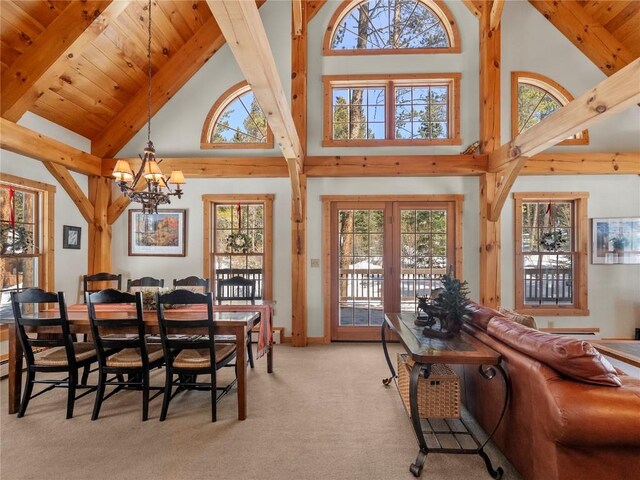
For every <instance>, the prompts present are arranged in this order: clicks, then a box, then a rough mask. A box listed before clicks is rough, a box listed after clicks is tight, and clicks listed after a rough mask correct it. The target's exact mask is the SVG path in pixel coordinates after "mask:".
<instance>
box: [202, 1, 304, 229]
mask: <svg viewBox="0 0 640 480" xmlns="http://www.w3.org/2000/svg"><path fill="white" fill-rule="evenodd" d="M207 4H208V5H209V8H210V9H211V11H212V12H213V15H214V17H215V18H216V21H217V22H218V25H219V26H220V29H221V30H222V33H223V34H224V36H225V38H226V39H227V43H228V44H229V47H230V48H231V51H232V53H233V55H234V57H235V58H236V61H237V63H238V65H239V67H240V70H241V71H242V73H243V75H244V77H245V79H246V80H247V82H248V83H249V85H251V90H252V92H253V94H254V96H255V98H256V100H257V101H258V104H259V105H260V108H261V109H262V111H263V112H264V113H265V115H266V117H267V122H268V123H269V127H270V128H271V131H272V132H273V136H274V138H275V140H276V142H277V143H278V146H279V147H280V150H281V151H282V154H283V155H284V157H285V159H286V160H287V167H288V169H289V177H290V178H291V188H292V202H293V212H292V217H293V218H294V220H295V221H301V212H302V199H301V180H300V175H301V174H302V173H303V167H304V152H303V149H302V145H301V143H300V139H299V137H298V133H297V131H296V127H295V123H294V121H293V116H292V114H291V110H290V109H289V103H288V101H287V97H286V95H285V93H284V89H283V87H282V82H281V81H280V77H279V75H278V70H277V68H276V64H275V60H274V58H273V52H272V51H271V47H270V46H269V39H268V37H267V33H266V31H265V29H264V25H263V24H262V20H261V19H260V14H259V13H258V9H257V7H256V5H255V4H254V3H253V2H237V1H233V0H207Z"/></svg>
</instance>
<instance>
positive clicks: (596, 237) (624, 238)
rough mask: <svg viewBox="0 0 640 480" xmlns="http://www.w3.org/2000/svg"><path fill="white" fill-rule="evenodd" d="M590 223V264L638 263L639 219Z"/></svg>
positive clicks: (639, 260)
mask: <svg viewBox="0 0 640 480" xmlns="http://www.w3.org/2000/svg"><path fill="white" fill-rule="evenodd" d="M591 222H592V223H591V231H592V237H591V263H594V264H595V263H602V264H615V263H625V264H631V263H640V217H629V218H594V219H592V220H591Z"/></svg>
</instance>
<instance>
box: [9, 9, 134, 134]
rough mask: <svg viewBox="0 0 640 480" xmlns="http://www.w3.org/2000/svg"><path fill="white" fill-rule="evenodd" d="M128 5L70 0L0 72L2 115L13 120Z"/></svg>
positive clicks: (29, 105) (32, 103)
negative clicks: (72, 0) (0, 77)
mask: <svg viewBox="0 0 640 480" xmlns="http://www.w3.org/2000/svg"><path fill="white" fill-rule="evenodd" d="M128 4H129V1H128V0H116V1H111V0H87V1H86V2H71V3H70V4H69V5H68V6H67V7H66V8H65V9H64V10H63V11H62V13H61V14H60V15H59V16H58V17H57V18H56V19H55V20H54V21H53V22H51V24H50V25H49V26H48V27H47V29H46V30H45V31H44V32H42V34H40V35H39V36H38V37H37V38H36V39H35V40H34V42H33V43H32V44H31V46H30V47H29V49H28V50H27V51H26V52H24V53H23V54H22V55H21V56H20V57H18V58H17V59H16V61H15V62H13V64H11V65H10V66H9V67H8V68H7V69H6V70H5V72H4V73H3V74H2V87H1V90H0V95H1V96H2V102H1V104H2V106H1V107H0V114H1V115H2V117H4V118H6V119H8V120H11V121H13V122H17V121H18V120H19V119H20V118H21V117H22V115H24V113H25V112H26V111H27V110H29V109H30V108H31V107H32V106H33V105H34V104H35V103H36V101H37V100H38V98H40V96H41V95H42V94H43V93H44V92H45V91H46V89H47V88H48V87H49V86H50V85H51V84H52V82H53V81H54V80H55V78H56V77H58V76H60V75H62V73H63V72H64V70H65V69H66V68H67V67H68V66H69V65H71V63H72V62H75V60H76V59H77V58H79V57H80V55H81V53H82V51H83V50H84V49H85V47H86V46H87V45H89V44H90V43H91V42H92V41H93V40H94V39H95V38H97V37H98V36H99V35H100V34H101V33H102V32H103V31H104V30H105V29H106V28H107V26H108V25H109V24H110V23H111V22H112V21H113V20H114V19H115V18H116V17H117V16H118V15H120V14H121V13H122V12H123V11H124V10H125V9H126V8H127V5H128Z"/></svg>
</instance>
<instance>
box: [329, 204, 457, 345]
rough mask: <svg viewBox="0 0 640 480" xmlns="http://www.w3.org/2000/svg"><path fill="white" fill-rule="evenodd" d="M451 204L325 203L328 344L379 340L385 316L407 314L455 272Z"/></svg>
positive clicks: (454, 213) (454, 215) (454, 219)
mask: <svg viewBox="0 0 640 480" xmlns="http://www.w3.org/2000/svg"><path fill="white" fill-rule="evenodd" d="M452 197H453V196H452ZM455 200H456V199H452V200H451V201H446V200H445V201H425V200H402V201H401V200H390V199H385V200H384V201H353V202H352V201H336V202H331V209H330V242H331V244H330V257H329V258H330V263H331V267H330V273H329V275H330V277H331V279H330V282H328V284H329V285H330V288H331V295H330V298H331V300H330V317H331V322H330V325H331V339H332V340H334V341H340V340H379V339H380V325H382V322H383V321H384V313H385V312H399V311H415V306H416V295H426V294H428V293H429V292H430V291H431V290H432V289H434V288H438V287H439V286H440V277H441V276H442V274H444V273H446V271H447V269H448V268H449V266H452V267H453V269H454V272H455V271H456V269H459V265H458V263H459V257H460V255H456V252H457V251H459V249H458V248H456V240H457V238H459V223H458V221H459V219H458V221H457V217H459V215H458V209H459V205H458V202H456V201H455ZM457 257H458V258H457Z"/></svg>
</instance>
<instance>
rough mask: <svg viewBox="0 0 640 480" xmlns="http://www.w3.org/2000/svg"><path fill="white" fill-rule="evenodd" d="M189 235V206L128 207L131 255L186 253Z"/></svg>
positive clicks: (175, 254) (158, 255) (159, 255)
mask: <svg viewBox="0 0 640 480" xmlns="http://www.w3.org/2000/svg"><path fill="white" fill-rule="evenodd" d="M186 237H187V211H186V210H158V213H153V214H146V215H145V214H143V213H142V210H129V256H156V257H184V256H185V255H186V240H187V238H186Z"/></svg>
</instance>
